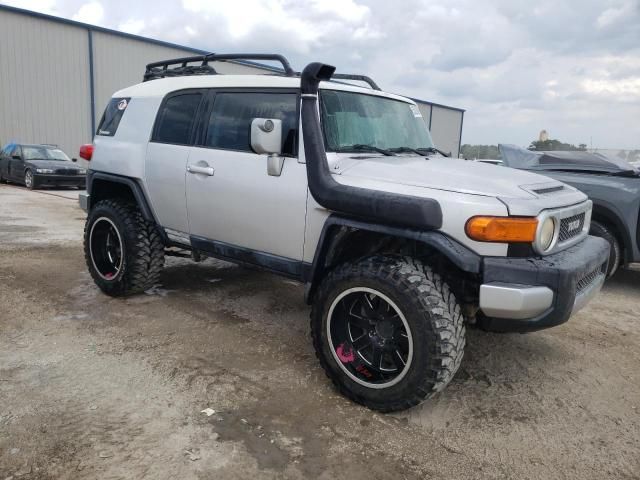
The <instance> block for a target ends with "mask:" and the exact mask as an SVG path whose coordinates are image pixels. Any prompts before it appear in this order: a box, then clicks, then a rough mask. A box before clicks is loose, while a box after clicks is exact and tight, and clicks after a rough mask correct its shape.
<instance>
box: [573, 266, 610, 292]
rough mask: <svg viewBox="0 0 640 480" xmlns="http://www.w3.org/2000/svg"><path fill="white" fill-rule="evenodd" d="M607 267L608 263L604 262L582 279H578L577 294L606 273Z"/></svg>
mask: <svg viewBox="0 0 640 480" xmlns="http://www.w3.org/2000/svg"><path fill="white" fill-rule="evenodd" d="M606 269H607V266H606V263H603V264H602V265H600V266H599V267H598V268H595V269H593V270H592V271H590V272H589V273H587V274H586V275H585V276H583V277H582V278H581V279H580V280H578V285H577V286H576V294H579V293H581V292H582V291H584V290H586V289H587V288H589V286H591V284H592V283H593V282H594V281H595V280H596V279H597V278H598V277H599V276H600V275H604V274H605V271H606Z"/></svg>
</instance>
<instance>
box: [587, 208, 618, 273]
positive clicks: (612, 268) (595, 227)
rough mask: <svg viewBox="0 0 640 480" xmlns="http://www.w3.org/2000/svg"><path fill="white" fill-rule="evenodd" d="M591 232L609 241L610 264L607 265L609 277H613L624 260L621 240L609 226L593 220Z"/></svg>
mask: <svg viewBox="0 0 640 480" xmlns="http://www.w3.org/2000/svg"><path fill="white" fill-rule="evenodd" d="M589 234H590V235H593V236H595V237H600V238H604V239H605V240H606V241H607V242H608V243H609V246H610V247H611V249H610V251H609V264H608V265H607V278H609V277H612V276H613V274H614V273H616V270H618V267H619V266H620V263H621V262H622V248H621V247H620V242H619V241H618V239H617V238H616V236H615V235H614V234H613V232H612V231H611V230H610V229H609V227H607V226H606V225H603V224H602V223H600V222H594V221H591V229H590V230H589Z"/></svg>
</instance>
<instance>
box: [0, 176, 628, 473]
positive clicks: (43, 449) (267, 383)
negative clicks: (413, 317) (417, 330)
mask: <svg viewBox="0 0 640 480" xmlns="http://www.w3.org/2000/svg"><path fill="white" fill-rule="evenodd" d="M76 197H77V192H75V191H66V192H65V191H48V192H45V193H39V192H30V191H27V190H24V189H20V188H15V187H9V186H4V185H2V186H0V480H4V479H6V478H13V479H16V478H38V479H46V478H69V479H77V478H149V479H164V478H167V479H168V478H179V479H203V478H238V479H246V478H300V479H302V478H323V479H334V478H341V479H342V478H344V479H349V480H356V479H367V480H372V479H376V478H395V479H402V478H422V479H424V478H434V479H447V478H451V479H460V478H514V479H534V478H536V479H537V478H539V479H551V478H576V479H581V480H583V479H605V478H610V479H632V478H640V373H639V367H640V348H639V347H640V269H637V270H627V271H621V272H620V273H619V274H618V275H617V276H616V277H615V278H614V279H613V280H611V281H610V282H609V283H608V284H607V285H606V287H605V289H604V291H603V293H602V294H601V295H600V296H599V297H598V298H597V299H596V300H595V301H594V302H593V303H592V304H590V305H589V306H588V307H587V308H586V309H585V310H583V311H582V312H580V313H579V314H578V315H577V316H575V317H574V318H572V319H571V321H570V322H569V323H568V324H566V325H563V326H561V327H559V328H555V329H551V330H548V331H545V332H539V333H534V334H528V335H517V334H513V335H495V334H486V333H483V332H480V331H476V330H472V331H470V332H469V334H468V348H467V352H466V356H465V359H464V361H463V364H462V368H461V370H460V372H459V373H458V375H457V376H456V378H455V379H454V381H453V382H452V384H451V385H450V386H449V388H448V389H447V390H446V391H445V392H443V393H442V394H440V396H438V397H437V398H435V399H433V400H431V401H429V402H427V403H425V404H423V405H422V406H420V407H418V408H415V409H413V410H411V411H408V412H403V413H401V414H394V415H380V414H374V413H371V412H370V411H368V410H366V409H364V408H362V407H359V406H357V405H354V404H352V403H350V402H349V401H347V400H345V399H343V398H342V397H341V396H339V395H338V394H336V393H335V392H334V390H333V389H332V388H331V385H330V384H329V382H328V380H327V379H326V378H325V376H324V374H323V372H322V371H321V370H320V368H319V366H318V363H317V362H316V360H315V356H314V353H313V349H312V347H311V343H310V340H309V332H308V315H309V309H308V307H307V306H306V305H305V304H304V302H303V298H302V297H303V288H302V286H301V285H298V284H296V283H295V282H290V281H288V280H282V279H280V278H278V277H275V276H273V275H269V274H266V273H261V272H256V271H252V270H249V269H245V268H239V267H235V266H233V265H230V264H227V263H223V262H217V261H212V260H207V261H206V262H203V263H201V264H194V263H190V262H186V261H182V260H174V259H169V260H168V261H167V268H166V269H165V271H164V274H163V277H162V285H160V286H158V288H155V289H154V290H153V291H150V292H148V293H147V294H145V295H141V296H137V297H131V298H128V299H111V298H109V297H106V296H104V295H102V294H101V293H99V292H98V290H97V288H96V287H95V286H94V284H93V282H92V281H91V279H90V277H89V275H88V273H87V272H86V268H85V265H84V258H83V253H82V247H81V236H82V228H83V222H84V214H83V212H82V211H81V210H80V209H79V208H78V206H77V201H76V200H75V198H76ZM206 408H210V409H212V410H215V413H212V414H211V415H210V416H207V414H205V413H201V411H202V410H203V409H206Z"/></svg>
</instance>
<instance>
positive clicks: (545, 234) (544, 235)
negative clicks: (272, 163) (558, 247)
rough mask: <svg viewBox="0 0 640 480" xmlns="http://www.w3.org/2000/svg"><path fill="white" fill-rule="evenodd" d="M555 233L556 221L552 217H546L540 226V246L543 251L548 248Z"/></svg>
mask: <svg viewBox="0 0 640 480" xmlns="http://www.w3.org/2000/svg"><path fill="white" fill-rule="evenodd" d="M555 233H556V221H555V220H554V219H553V218H547V219H546V220H544V221H543V222H542V225H541V226H540V248H541V249H542V250H543V251H547V250H549V248H550V247H551V244H552V243H553V237H554V235H555Z"/></svg>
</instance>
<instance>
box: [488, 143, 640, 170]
mask: <svg viewBox="0 0 640 480" xmlns="http://www.w3.org/2000/svg"><path fill="white" fill-rule="evenodd" d="M498 148H499V150H500V154H501V155H502V160H503V161H504V163H505V164H506V165H508V166H509V167H514V168H532V169H542V170H576V171H602V172H628V171H635V169H634V168H633V166H632V165H631V164H629V163H628V162H627V161H625V160H622V159H621V158H614V157H609V156H606V155H603V154H601V153H590V152H584V151H573V150H569V151H559V152H537V151H531V150H526V149H524V148H522V147H518V146H516V145H504V144H503V145H498Z"/></svg>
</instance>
